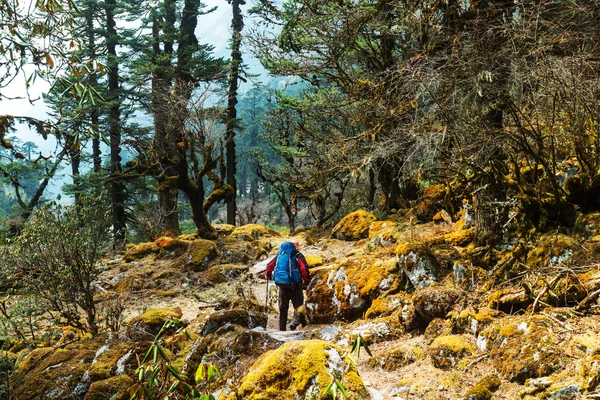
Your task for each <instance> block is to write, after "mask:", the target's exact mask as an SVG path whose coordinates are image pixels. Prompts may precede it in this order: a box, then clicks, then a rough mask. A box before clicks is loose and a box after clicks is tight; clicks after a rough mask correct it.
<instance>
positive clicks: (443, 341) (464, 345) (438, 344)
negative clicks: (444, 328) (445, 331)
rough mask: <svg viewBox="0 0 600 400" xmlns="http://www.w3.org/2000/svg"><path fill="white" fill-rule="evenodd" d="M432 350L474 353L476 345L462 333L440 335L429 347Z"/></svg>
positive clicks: (459, 353) (458, 353)
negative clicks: (461, 334)
mask: <svg viewBox="0 0 600 400" xmlns="http://www.w3.org/2000/svg"><path fill="white" fill-rule="evenodd" d="M429 349H430V350H431V352H438V351H444V352H449V353H451V354H455V355H461V354H469V355H470V354H473V353H475V347H474V346H473V345H472V344H471V343H469V342H468V341H467V339H465V338H464V337H463V336H460V335H449V336H440V337H439V338H437V339H435V340H434V341H433V343H431V346H430V348H429Z"/></svg>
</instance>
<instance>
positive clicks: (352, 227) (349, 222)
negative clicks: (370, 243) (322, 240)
mask: <svg viewBox="0 0 600 400" xmlns="http://www.w3.org/2000/svg"><path fill="white" fill-rule="evenodd" d="M375 221H377V217H376V216H375V215H373V214H371V213H370V212H368V211H365V210H358V211H355V212H353V213H350V214H348V215H346V216H345V217H344V218H342V220H341V221H340V222H338V224H337V225H336V226H335V227H334V228H333V230H332V231H331V237H333V238H336V239H340V240H348V241H355V240H360V239H365V238H367V237H368V235H369V228H370V227H371V224H372V223H373V222H375Z"/></svg>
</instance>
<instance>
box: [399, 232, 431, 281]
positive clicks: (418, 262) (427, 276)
mask: <svg viewBox="0 0 600 400" xmlns="http://www.w3.org/2000/svg"><path fill="white" fill-rule="evenodd" d="M396 256H397V257H398V265H399V266H400V268H401V269H402V270H403V271H404V274H405V275H406V277H407V278H408V280H409V281H410V283H411V284H412V286H413V287H415V288H416V289H422V288H424V287H427V286H431V285H432V284H433V283H434V282H436V281H437V279H438V275H439V270H440V266H439V263H438V261H437V259H436V258H435V256H434V255H433V253H432V252H431V250H430V249H429V248H428V247H427V246H425V245H424V244H423V243H420V242H406V243H401V244H400V245H398V246H397V247H396Z"/></svg>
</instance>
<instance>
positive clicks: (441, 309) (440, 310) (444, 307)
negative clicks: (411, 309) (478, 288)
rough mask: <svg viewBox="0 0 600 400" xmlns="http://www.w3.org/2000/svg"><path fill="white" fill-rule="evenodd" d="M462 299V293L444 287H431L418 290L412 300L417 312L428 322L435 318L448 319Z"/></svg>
mask: <svg viewBox="0 0 600 400" xmlns="http://www.w3.org/2000/svg"><path fill="white" fill-rule="evenodd" d="M461 299H462V293H461V292H460V291H458V290H456V289H452V288H447V287H443V286H431V287H428V288H425V289H421V290H418V291H417V292H416V293H415V294H414V295H413V298H412V301H413V304H414V306H415V309H416V310H417V312H418V313H419V314H420V315H421V317H423V319H424V320H425V321H426V322H430V321H432V320H433V319H434V318H446V316H447V315H448V313H449V312H450V311H452V310H453V309H454V307H455V306H456V305H457V303H458V302H459V301H460V300H461Z"/></svg>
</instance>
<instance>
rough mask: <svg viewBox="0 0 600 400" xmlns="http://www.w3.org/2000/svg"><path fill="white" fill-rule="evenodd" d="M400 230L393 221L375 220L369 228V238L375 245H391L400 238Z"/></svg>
mask: <svg viewBox="0 0 600 400" xmlns="http://www.w3.org/2000/svg"><path fill="white" fill-rule="evenodd" d="M399 237H400V232H399V229H398V226H397V225H396V223H395V222H392V221H375V222H373V223H372V224H371V226H370V228H369V239H370V240H371V243H372V244H373V245H375V246H383V247H385V246H390V245H392V244H394V243H396V241H397V240H398V238H399Z"/></svg>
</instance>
